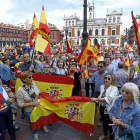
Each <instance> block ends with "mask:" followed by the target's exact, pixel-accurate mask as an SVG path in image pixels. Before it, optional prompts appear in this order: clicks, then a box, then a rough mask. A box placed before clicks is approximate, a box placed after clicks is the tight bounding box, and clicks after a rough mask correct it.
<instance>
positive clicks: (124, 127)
mask: <svg viewBox="0 0 140 140" xmlns="http://www.w3.org/2000/svg"><path fill="white" fill-rule="evenodd" d="M79 54H80V50H79V49H75V51H74V52H73V54H67V53H64V54H62V53H61V52H60V53H59V54H58V55H57V56H54V55H53V54H52V55H51V56H48V55H45V54H43V53H41V52H36V54H35V55H34V58H32V57H31V54H30V48H29V47H27V46H26V45H25V44H23V45H22V46H18V45H17V46H15V49H14V50H10V49H7V50H6V52H2V51H1V52H0V76H1V86H0V93H1V94H2V103H1V109H0V133H1V136H0V140H4V134H5V132H6V131H7V129H8V132H9V135H10V137H11V140H16V136H15V130H16V131H20V127H19V126H18V125H17V124H16V121H15V113H13V112H12V110H11V108H10V106H11V105H12V104H13V103H14V102H15V93H14V91H13V90H12V89H11V86H10V85H11V83H13V84H15V82H16V76H17V73H18V72H22V73H21V75H20V79H21V81H22V83H23V84H22V86H21V87H20V88H19V89H18V91H17V101H16V102H17V103H18V106H19V107H20V108H21V111H22V114H21V118H22V119H24V117H25V116H26V117H27V118H28V120H29V125H30V114H31V112H32V110H33V108H34V107H37V106H38V105H39V103H38V102H37V100H38V97H39V94H40V92H41V91H40V90H39V88H38V87H37V85H36V83H34V82H32V80H33V73H42V74H48V75H56V76H57V75H64V76H70V77H71V78H73V79H74V85H73V90H72V96H80V95H82V94H81V93H82V89H83V87H82V85H83V84H82V81H84V82H85V91H84V92H85V95H86V97H90V98H91V101H93V102H96V104H97V106H96V111H95V113H97V110H98V109H99V112H100V118H99V120H97V119H96V121H98V124H97V125H98V126H99V127H100V126H103V135H102V136H100V137H99V140H103V139H106V138H107V137H108V131H109V137H108V138H109V140H114V139H115V138H116V139H118V140H119V139H120V138H124V137H127V138H128V139H131V140H135V137H134V132H135V134H136V135H137V136H138V138H139V139H140V119H139V118H140V106H139V104H140V96H139V87H140V59H139V54H138V51H137V50H133V51H128V50H126V49H124V48H123V49H122V50H120V51H119V50H116V49H114V50H113V51H110V52H108V50H107V49H106V48H104V47H103V48H101V49H100V54H101V57H100V58H99V62H97V61H95V60H93V59H91V60H90V61H89V62H88V64H87V65H88V71H89V75H88V77H87V78H86V79H84V77H83V73H84V70H85V69H86V66H85V65H81V64H79V63H78V62H77V61H76V59H77V57H78V55H79ZM128 55H129V58H130V62H131V65H129V66H127V65H126V61H127V60H126V58H127V56H128ZM98 105H99V106H98ZM30 129H31V132H32V133H33V136H34V140H39V136H38V133H37V130H34V131H32V128H31V125H30ZM41 129H42V130H43V131H44V132H46V133H47V132H48V131H49V130H48V128H47V127H46V126H43V127H42V128H41ZM21 131H22V130H21Z"/></svg>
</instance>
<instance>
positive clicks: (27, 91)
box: [17, 71, 49, 140]
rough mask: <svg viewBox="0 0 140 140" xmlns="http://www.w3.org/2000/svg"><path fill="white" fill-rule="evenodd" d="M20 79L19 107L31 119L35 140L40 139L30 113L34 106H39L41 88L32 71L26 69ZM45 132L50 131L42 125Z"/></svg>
mask: <svg viewBox="0 0 140 140" xmlns="http://www.w3.org/2000/svg"><path fill="white" fill-rule="evenodd" d="M20 79H21V81H22V82H23V84H22V86H20V87H19V89H18V91H17V103H18V105H19V107H21V108H22V107H23V108H24V114H25V115H26V117H27V118H28V120H29V125H30V129H31V132H32V134H33V135H34V140H39V137H38V134H37V130H32V128H31V122H30V115H31V113H32V111H33V109H34V107H38V106H39V102H37V101H38V98H39V94H40V92H41V91H40V90H39V88H38V86H37V85H36V83H35V82H32V80H33V75H32V73H31V72H30V71H24V72H22V73H21V75H20ZM42 130H43V131H44V132H46V133H47V132H48V131H49V130H48V129H47V127H46V126H43V127H42Z"/></svg>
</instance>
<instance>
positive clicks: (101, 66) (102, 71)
mask: <svg viewBox="0 0 140 140" xmlns="http://www.w3.org/2000/svg"><path fill="white" fill-rule="evenodd" d="M97 68H98V71H96V72H95V73H94V74H93V76H92V77H91V78H90V79H89V82H90V83H94V84H95V89H94V93H93V97H94V98H98V96H99V95H100V86H101V85H104V80H103V79H104V76H105V75H106V74H107V73H108V72H107V71H106V63H105V61H99V62H98V65H97ZM102 124H103V123H102V119H101V118H100V121H99V122H98V124H97V126H102Z"/></svg>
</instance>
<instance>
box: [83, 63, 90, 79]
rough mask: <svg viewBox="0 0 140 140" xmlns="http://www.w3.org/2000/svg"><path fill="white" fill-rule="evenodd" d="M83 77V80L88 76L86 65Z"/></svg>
mask: <svg viewBox="0 0 140 140" xmlns="http://www.w3.org/2000/svg"><path fill="white" fill-rule="evenodd" d="M83 76H84V78H85V79H86V78H87V77H88V76H89V71H88V65H87V66H86V69H85V71H84V72H83Z"/></svg>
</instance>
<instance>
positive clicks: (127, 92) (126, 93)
mask: <svg viewBox="0 0 140 140" xmlns="http://www.w3.org/2000/svg"><path fill="white" fill-rule="evenodd" d="M121 91H122V92H125V93H126V94H127V95H128V94H129V92H127V91H125V90H124V89H122V90H121Z"/></svg>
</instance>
